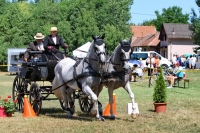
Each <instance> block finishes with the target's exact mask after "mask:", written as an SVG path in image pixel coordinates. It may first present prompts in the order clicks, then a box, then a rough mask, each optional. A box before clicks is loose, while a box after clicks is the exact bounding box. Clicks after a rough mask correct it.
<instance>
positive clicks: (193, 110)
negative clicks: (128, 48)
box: [0, 70, 200, 133]
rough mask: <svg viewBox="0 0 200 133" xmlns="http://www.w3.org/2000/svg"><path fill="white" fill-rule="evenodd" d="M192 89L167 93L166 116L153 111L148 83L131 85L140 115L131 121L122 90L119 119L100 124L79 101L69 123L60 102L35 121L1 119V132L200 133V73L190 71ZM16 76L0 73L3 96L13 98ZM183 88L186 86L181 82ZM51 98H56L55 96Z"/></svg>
mask: <svg viewBox="0 0 200 133" xmlns="http://www.w3.org/2000/svg"><path fill="white" fill-rule="evenodd" d="M186 74H187V78H190V88H189V89H188V88H185V89H184V88H178V87H174V88H173V89H168V90H167V94H168V98H167V102H168V105H167V112H166V113H161V114H157V113H155V112H154V107H153V100H152V99H153V97H152V95H153V87H151V88H148V80H147V79H144V80H143V81H140V82H131V88H132V91H133V93H134V95H135V102H137V103H138V106H139V111H140V115H139V117H138V118H137V119H132V118H131V116H130V115H128V114H127V103H128V102H130V98H129V96H128V94H127V93H126V91H125V90H124V89H122V88H119V89H117V90H115V92H114V93H115V94H116V100H117V119H116V120H115V121H111V120H109V118H108V117H105V118H106V121H105V122H101V121H98V120H96V119H95V117H91V116H89V115H87V114H84V113H82V112H81V111H80V107H79V105H78V104H77V103H78V101H76V112H75V114H74V118H72V119H68V118H67V116H66V114H65V112H63V111H62V110H61V107H60V105H59V102H58V101H57V100H52V101H43V105H42V112H41V114H40V115H39V116H38V117H36V118H23V117H22V113H18V112H16V113H15V114H14V115H13V117H10V118H8V117H7V118H0V125H1V126H0V132H2V133H7V132H15V133H18V132H30V133H32V132H37V133H43V132H51V133H66V132H70V133H89V132H91V133H107V132H109V133H131V132H135V133H198V132H200V124H199V123H200V98H199V97H200V82H199V81H200V80H199V75H200V71H198V70H196V71H192V70H191V71H187V72H186ZM14 77H15V75H9V73H0V96H1V97H7V96H8V95H11V90H12V83H13V80H14ZM181 86H183V82H181ZM51 97H54V96H53V95H52V96H51ZM99 100H100V101H101V103H102V104H103V108H105V106H106V105H107V103H108V94H107V88H105V89H104V90H103V92H102V93H101V94H100V97H99Z"/></svg>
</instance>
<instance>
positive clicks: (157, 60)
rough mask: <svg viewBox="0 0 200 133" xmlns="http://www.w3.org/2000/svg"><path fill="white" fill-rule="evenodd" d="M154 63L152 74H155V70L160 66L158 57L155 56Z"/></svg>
mask: <svg viewBox="0 0 200 133" xmlns="http://www.w3.org/2000/svg"><path fill="white" fill-rule="evenodd" d="M154 61H155V65H154V70H155V71H154V72H155V73H157V69H158V67H159V66H160V59H159V57H158V55H156V56H155V59H154Z"/></svg>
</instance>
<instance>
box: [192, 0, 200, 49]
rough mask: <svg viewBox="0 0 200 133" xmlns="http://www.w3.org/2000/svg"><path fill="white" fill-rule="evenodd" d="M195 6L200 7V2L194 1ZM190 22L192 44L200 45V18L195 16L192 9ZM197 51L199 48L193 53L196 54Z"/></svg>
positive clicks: (198, 0)
mask: <svg viewBox="0 0 200 133" xmlns="http://www.w3.org/2000/svg"><path fill="white" fill-rule="evenodd" d="M196 4H197V6H198V7H200V0H196ZM199 11H200V10H199ZM190 21H191V25H190V30H191V31H192V38H193V39H194V44H198V45H200V17H198V16H197V14H196V13H195V11H194V9H192V15H191V19H190ZM198 49H200V47H198V48H195V49H194V52H195V53H196V52H197V50H198Z"/></svg>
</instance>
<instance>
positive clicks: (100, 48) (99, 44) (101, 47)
mask: <svg viewBox="0 0 200 133" xmlns="http://www.w3.org/2000/svg"><path fill="white" fill-rule="evenodd" d="M92 38H93V40H94V41H93V42H94V47H93V48H94V51H95V55H96V56H97V57H98V59H99V62H100V64H102V65H105V62H106V45H105V43H104V40H103V39H104V38H105V34H103V35H102V36H94V35H92Z"/></svg>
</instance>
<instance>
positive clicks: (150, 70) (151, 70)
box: [147, 68, 153, 76]
mask: <svg viewBox="0 0 200 133" xmlns="http://www.w3.org/2000/svg"><path fill="white" fill-rule="evenodd" d="M147 71H148V76H152V73H153V69H151V68H148V70H147Z"/></svg>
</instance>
